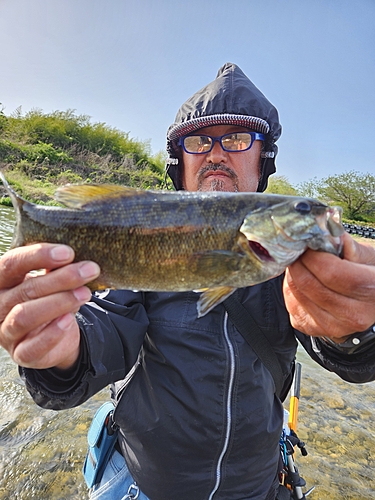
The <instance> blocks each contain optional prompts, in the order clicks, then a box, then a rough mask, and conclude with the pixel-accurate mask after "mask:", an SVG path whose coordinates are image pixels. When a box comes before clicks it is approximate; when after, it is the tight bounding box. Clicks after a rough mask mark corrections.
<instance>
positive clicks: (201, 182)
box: [182, 125, 262, 191]
mask: <svg viewBox="0 0 375 500" xmlns="http://www.w3.org/2000/svg"><path fill="white" fill-rule="evenodd" d="M244 131H248V129H245V128H243V127H236V126H232V125H215V126H213V127H205V128H202V129H200V130H199V131H197V132H196V133H195V135H199V134H204V135H210V136H212V137H219V136H222V135H224V134H229V133H231V132H244ZM261 149H262V142H261V141H254V143H253V145H252V146H251V148H250V149H248V150H247V151H239V152H234V153H229V152H227V151H224V149H223V148H222V147H221V145H220V143H219V142H215V144H214V147H213V148H212V150H211V151H210V152H208V153H204V154H189V153H186V152H185V151H184V150H182V159H183V174H182V183H183V186H184V189H185V190H186V191H256V189H257V186H258V181H259V176H260V152H261Z"/></svg>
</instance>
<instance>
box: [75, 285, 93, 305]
mask: <svg viewBox="0 0 375 500" xmlns="http://www.w3.org/2000/svg"><path fill="white" fill-rule="evenodd" d="M73 294H74V296H75V298H76V299H77V300H79V302H88V301H89V300H90V299H91V292H90V290H89V289H88V288H87V287H86V286H82V287H81V288H76V289H75V290H73Z"/></svg>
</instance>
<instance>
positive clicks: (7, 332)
mask: <svg viewBox="0 0 375 500" xmlns="http://www.w3.org/2000/svg"><path fill="white" fill-rule="evenodd" d="M90 298H91V292H90V290H89V289H88V288H87V287H80V288H77V289H76V290H73V291H67V292H60V293H56V294H53V295H48V296H47V297H42V298H39V299H35V300H32V301H27V302H23V303H20V304H17V305H15V306H14V307H13V309H12V310H11V311H10V312H9V314H8V315H7V316H6V318H5V319H4V321H3V324H2V326H1V336H0V343H1V345H2V346H3V347H4V348H5V349H6V350H7V351H8V352H9V353H11V354H12V353H13V351H14V350H15V348H16V346H17V345H18V344H19V343H20V342H21V341H22V340H23V339H24V338H25V337H26V336H28V337H29V338H31V337H33V336H37V335H38V333H39V331H40V327H41V326H44V325H46V324H47V325H49V324H50V323H51V322H52V321H55V320H56V319H57V318H59V317H61V316H63V315H64V314H67V313H69V312H72V311H75V310H77V308H79V307H80V306H81V305H83V304H85V303H86V302H87V301H89V300H90ZM30 332H32V333H30Z"/></svg>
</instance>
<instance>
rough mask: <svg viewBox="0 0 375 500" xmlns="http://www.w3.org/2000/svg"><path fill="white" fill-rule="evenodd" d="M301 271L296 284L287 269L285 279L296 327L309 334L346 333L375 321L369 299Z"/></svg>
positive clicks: (363, 327) (285, 292) (288, 306)
mask: <svg viewBox="0 0 375 500" xmlns="http://www.w3.org/2000/svg"><path fill="white" fill-rule="evenodd" d="M302 275H303V278H300V279H299V280H298V285H296V280H294V278H293V274H292V271H291V270H289V269H288V270H287V272H286V275H285V280H284V298H285V304H286V307H287V310H288V312H289V314H290V318H291V323H292V325H293V326H294V327H295V328H297V329H298V330H300V331H303V332H304V333H307V334H309V335H315V336H321V335H326V336H329V337H343V336H346V335H349V334H351V333H354V332H358V331H363V330H365V329H367V328H368V326H369V325H371V324H372V323H373V318H374V316H375V308H374V307H372V306H371V305H369V303H366V302H365V303H364V302H362V301H357V300H355V299H352V298H348V297H345V296H340V295H338V294H337V293H335V292H332V291H331V290H329V289H327V288H326V287H325V286H323V285H322V284H321V283H320V282H319V280H317V279H316V278H315V277H314V276H312V275H309V273H308V272H306V270H304V271H303V273H302ZM302 280H303V281H302ZM302 283H305V285H301V284H302Z"/></svg>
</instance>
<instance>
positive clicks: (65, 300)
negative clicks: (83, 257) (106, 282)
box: [0, 243, 100, 369]
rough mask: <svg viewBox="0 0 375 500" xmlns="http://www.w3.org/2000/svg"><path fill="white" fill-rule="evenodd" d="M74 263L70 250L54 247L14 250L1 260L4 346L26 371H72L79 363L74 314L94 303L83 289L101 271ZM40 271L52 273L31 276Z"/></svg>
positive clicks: (1, 336) (0, 337)
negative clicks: (87, 303) (46, 369)
mask: <svg viewBox="0 0 375 500" xmlns="http://www.w3.org/2000/svg"><path fill="white" fill-rule="evenodd" d="M73 259H74V251H73V250H72V249H71V248H70V247H68V246H65V245H55V244H49V243H41V244H36V245H30V246H26V247H20V248H15V249H13V250H10V251H8V252H6V253H5V254H4V255H3V256H2V257H1V258H0V345H1V346H2V347H4V348H5V349H6V350H7V351H8V352H9V354H10V355H11V357H12V359H13V360H14V361H15V362H16V363H17V364H19V365H21V366H23V367H26V368H34V369H43V368H51V367H57V368H60V369H67V368H70V367H71V366H73V365H74V363H75V362H76V360H77V359H78V356H79V344H80V332H79V327H78V324H77V321H76V319H75V313H76V312H77V311H78V309H79V308H80V307H81V306H82V305H83V304H85V303H86V302H87V301H89V300H90V297H91V292H90V290H89V288H87V287H86V286H84V285H85V284H86V283H88V282H90V281H92V280H93V279H95V278H96V277H97V276H98V275H99V274H100V269H99V266H98V265H97V264H96V263H94V262H91V261H84V262H77V263H72V261H73ZM38 269H45V270H46V271H47V272H46V273H45V274H43V275H38V276H34V277H32V275H30V274H29V273H30V271H33V270H38Z"/></svg>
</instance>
